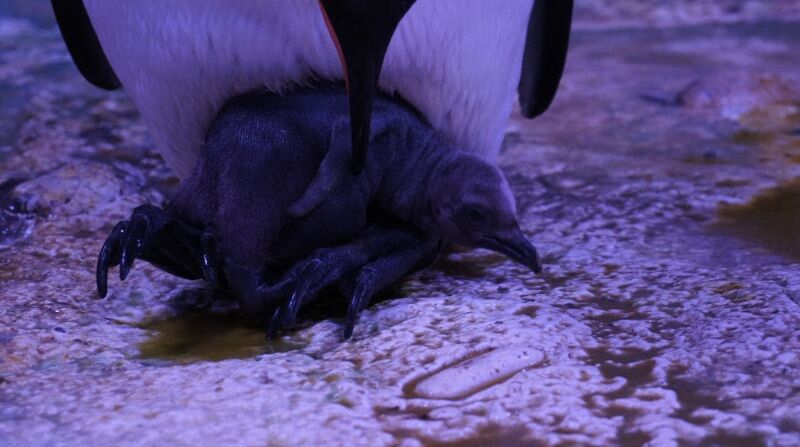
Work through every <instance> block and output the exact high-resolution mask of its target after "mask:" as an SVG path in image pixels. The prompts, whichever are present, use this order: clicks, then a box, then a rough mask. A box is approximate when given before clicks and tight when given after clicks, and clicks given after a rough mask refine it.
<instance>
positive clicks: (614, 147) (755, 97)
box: [0, 1, 800, 446]
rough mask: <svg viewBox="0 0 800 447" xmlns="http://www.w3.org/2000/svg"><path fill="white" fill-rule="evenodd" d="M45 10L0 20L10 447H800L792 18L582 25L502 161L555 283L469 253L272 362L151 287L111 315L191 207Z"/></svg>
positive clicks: (249, 330) (164, 278)
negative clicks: (115, 242)
mask: <svg viewBox="0 0 800 447" xmlns="http://www.w3.org/2000/svg"><path fill="white" fill-rule="evenodd" d="M649 3H653V2H649ZM675 3H676V4H677V3H678V2H675ZM722 3H724V2H709V1H706V2H683V3H682V4H686V5H688V6H686V8H687V9H686V11H689V12H691V11H692V9H691V8H694V7H700V6H702V5H704V4H705V5H712V6H714V5H716V6H714V7H718V6H719V5H720V4H722ZM729 3H737V4H739V5H751V6H747V7H744V9H742V10H743V11H745V13H747V12H748V11H750V13H752V11H753V9H747V8H754V6H752V5H761V6H764V5H771V6H770V7H774V8H778V9H779V8H780V7H785V8H787V9H785V10H780V11H790V10H792V8H794V11H796V10H797V8H798V5H797V2H757V1H749V2H747V1H744V2H729ZM30 4H35V3H23V2H9V3H7V4H0V12H8V11H12V12H13V13H15V14H20V11H22V12H24V15H23V16H19V15H17V16H16V18H15V17H13V16H8V15H6V16H2V17H0V206H1V207H2V210H0V445H26V446H27V445H33V446H73V445H75V446H77V445H97V446H104V445H245V446H250V445H287V446H288V445H320V444H330V445H370V446H376V445H403V446H415V445H432V446H479V445H502V446H514V445H520V446H522V445H575V444H578V445H608V444H619V445H644V444H649V445H654V446H670V445H746V446H750V445H775V446H792V445H798V444H800V367H798V362H799V361H800V358H799V357H800V308H799V307H798V306H799V305H800V271H799V270H798V267H800V264H798V262H800V237H799V236H798V234H799V233H800V180H798V179H800V175H798V174H800V79H798V72H797V68H798V67H800V53H798V51H797V46H798V44H800V22H792V21H791V20H790V19H791V15H790V14H789V12H786V15H783V13H781V12H780V11H779V12H775V11H778V9H776V10H775V11H773V12H771V13H770V14H772V15H771V16H770V17H773V18H778V17H780V18H783V19H785V20H783V21H768V20H765V18H768V17H766V16H765V14H767V13H763V14H762V13H759V14H762V15H758V14H755V13H752V14H750V13H748V14H749V15H746V17H747V18H748V23H746V24H735V25H729V24H728V25H726V24H723V22H727V21H733V20H734V19H730V20H728V19H725V20H711V22H714V23H707V22H708V20H705V21H704V20H700V19H698V20H695V19H696V16H692V14H690V13H689V12H686V11H684V15H683V16H680V15H677V16H673V18H674V17H678V18H680V17H693V18H692V20H685V21H680V20H678V21H677V22H676V21H674V20H673V21H669V20H667V21H665V22H663V23H660V25H663V26H661V27H660V28H658V29H657V30H654V29H649V28H648V27H645V26H633V27H631V26H626V27H625V28H619V26H621V25H626V24H627V22H628V21H629V20H628V19H627V18H626V16H625V14H629V12H625V11H636V8H637V7H642V5H647V4H648V2H645V1H639V2H636V1H629V2H618V3H617V4H616V5H617V7H618V10H616V11H617V12H614V13H613V17H612V18H611V19H609V20H608V21H607V23H606V22H603V21H602V20H600V19H598V20H595V21H592V20H593V19H592V17H596V16H592V15H591V14H595V13H598V11H599V13H603V14H607V15H609V14H612V13H611V12H609V11H611V10H610V9H609V7H606V6H604V3H603V2H600V1H597V2H588V1H587V2H586V3H583V4H582V6H581V9H580V10H579V27H578V28H579V31H578V32H576V33H575V36H574V39H573V43H572V51H571V53H570V58H569V61H568V67H567V72H566V75H565V78H564V81H563V85H562V88H561V90H560V92H559V96H558V98H557V100H556V102H555V104H554V106H553V107H552V109H551V110H550V111H549V112H548V113H547V114H546V115H545V116H544V117H542V118H540V119H538V120H536V121H533V122H527V121H524V120H522V119H520V118H519V117H515V118H514V119H513V120H512V122H511V123H510V125H509V129H508V136H507V140H506V145H505V151H504V154H503V156H502V159H501V165H502V167H503V168H504V170H505V171H506V173H507V175H508V176H509V178H510V180H511V182H512V185H513V187H514V191H515V193H516V195H517V198H518V204H519V208H520V212H521V217H522V220H523V225H524V228H525V230H526V231H527V232H528V234H529V235H530V236H531V237H532V238H533V240H534V241H535V242H536V244H537V246H538V247H539V248H540V251H541V252H542V253H543V254H544V260H545V262H546V272H545V273H544V274H542V275H539V276H535V275H532V274H530V273H528V272H526V271H524V269H523V268H521V267H518V266H516V265H514V264H512V263H510V262H508V261H507V260H506V259H504V258H502V257H499V256H496V255H494V254H490V253H488V252H484V251H479V250H478V251H466V252H458V253H453V254H451V255H450V256H448V257H446V258H444V259H441V260H440V261H438V262H437V263H436V264H435V265H434V266H433V267H432V268H429V269H428V270H426V271H423V272H420V273H418V274H416V275H414V276H413V277H411V278H409V279H408V280H407V281H405V282H404V283H403V284H402V285H401V286H399V287H397V288H396V289H395V290H393V291H392V292H391V293H389V294H387V295H386V296H385V297H384V299H383V300H382V301H380V302H379V303H377V304H375V305H374V306H372V307H370V308H369V309H368V310H367V311H366V312H364V314H363V316H362V318H361V320H360V323H359V324H358V326H357V327H356V333H355V336H354V339H353V340H351V341H349V342H344V343H343V342H341V341H340V331H341V326H340V322H341V320H340V317H341V306H340V305H337V303H331V304H330V305H329V306H327V307H323V308H320V309H316V310H314V311H313V312H311V314H310V315H308V316H307V317H308V319H307V322H306V324H305V327H304V328H303V329H301V330H299V331H298V332H297V333H295V334H293V335H290V336H287V337H284V338H282V339H280V340H278V341H276V342H271V343H266V342H265V341H264V339H263V334H262V332H261V330H260V329H259V328H257V327H250V326H247V325H245V324H243V323H242V322H241V321H240V320H239V319H238V318H236V316H235V314H234V313H233V309H232V307H233V305H232V304H230V303H229V302H227V301H226V300H225V299H224V298H223V297H219V296H217V295H215V294H214V293H213V292H212V291H209V290H206V289H203V288H202V286H201V284H199V283H193V282H188V281H182V280H177V279H175V278H172V277H170V276H168V275H166V274H163V273H160V272H159V271H157V270H155V269H152V268H149V267H148V266H145V265H144V264H143V263H139V264H137V266H136V267H135V269H134V272H133V273H132V275H131V277H130V278H129V279H128V280H127V281H126V282H124V283H119V282H118V281H117V280H115V279H112V281H111V284H110V288H111V291H110V296H109V297H108V298H107V299H105V300H102V301H101V300H96V299H95V295H96V291H95V288H94V279H93V268H94V262H95V259H96V255H97V252H98V250H99V247H100V245H101V244H102V241H103V240H104V238H105V236H106V235H107V234H108V232H109V231H110V229H111V227H112V225H113V223H115V222H116V221H117V220H119V219H123V218H125V217H127V215H128V214H129V213H130V211H131V210H132V209H133V207H135V206H136V205H138V204H140V203H143V202H149V203H160V202H161V201H162V200H163V199H164V198H165V197H168V195H169V194H170V192H171V191H173V190H174V189H175V186H176V184H177V180H176V179H174V178H173V177H171V175H170V173H169V171H168V170H167V168H166V167H165V166H164V165H163V162H162V161H161V160H160V158H159V157H158V155H157V153H156V152H155V150H154V148H153V145H152V143H151V141H150V140H149V138H148V135H147V131H146V129H145V128H144V127H143V125H142V124H141V123H140V121H139V119H138V116H137V113H136V111H135V110H134V109H133V107H132V105H131V104H130V103H129V102H128V101H127V99H126V98H125V96H124V94H122V93H106V92H101V91H98V90H95V89H93V88H91V87H90V86H88V85H87V84H86V83H85V82H84V81H83V80H82V79H81V78H80V77H79V75H78V74H77V72H76V71H75V69H74V68H73V66H72V65H71V62H70V61H69V59H68V56H67V54H66V52H65V50H64V48H63V46H62V44H61V42H60V39H59V37H58V34H57V31H56V30H55V29H54V28H52V26H51V24H50V22H49V21H48V20H47V18H46V10H44V11H45V12H41V11H42V9H41V8H40V9H37V8H33V7H30V6H25V7H23V6H20V5H30ZM671 4H672V3H671ZM620 5H622V6H620ZM625 5H627V6H625ZM764 7H766V6H764ZM4 8H5V9H4ZM15 8H16V9H15ZM26 8H27V9H26ZM592 8H594V9H592ZM625 8H628V9H625ZM756 9H757V8H756ZM648 11H652V9H648ZM759 11H762V10H759ZM745 13H741V14H745ZM654 14H655V13H654ZM741 14H740V15H741ZM777 14H781V15H777ZM729 15H730V14H729ZM28 17H36V18H35V19H34V20H29V19H28ZM620 17H621V18H620ZM648 17H649V16H648ZM726 17H728V16H726ZM787 17H788V19H787ZM647 20H649V19H647ZM645 21H646V20H645ZM701 22H702V23H701ZM604 23H605V24H604ZM637 23H638V25H642V23H644V22H642V21H641V20H640V21H639V22H637ZM676 23H677V24H678V25H680V24H681V23H683V25H680V26H678V25H676ZM686 23H691V24H690V25H686ZM590 25H591V26H590ZM333 300H334V298H333V297H331V301H333Z"/></svg>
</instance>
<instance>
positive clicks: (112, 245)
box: [95, 220, 129, 298]
mask: <svg viewBox="0 0 800 447" xmlns="http://www.w3.org/2000/svg"><path fill="white" fill-rule="evenodd" d="M128 224H129V222H128V221H127V220H123V221H121V222H119V223H117V225H115V226H114V229H113V230H111V234H110V235H109V236H108V239H106V241H105V242H104V243H103V248H101V249H100V255H99V256H98V257H97V269H96V270H95V277H96V280H97V294H98V295H100V298H105V297H106V294H108V269H109V267H112V266H115V265H118V264H119V246H120V243H121V241H122V239H123V238H124V237H125V235H126V234H127V231H128Z"/></svg>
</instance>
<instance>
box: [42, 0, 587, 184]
mask: <svg viewBox="0 0 800 447" xmlns="http://www.w3.org/2000/svg"><path fill="white" fill-rule="evenodd" d="M572 3H573V2H572V0H536V1H535V2H534V0H503V1H486V0H370V1H367V0H319V1H318V0H292V1H285V0H230V1H224V2H223V1H219V0H124V1H122V0H120V1H113V0H52V4H53V8H54V11H55V15H56V18H57V20H58V24H59V27H60V29H61V32H62V35H63V37H64V40H65V42H66V43H67V47H68V48H69V50H70V53H71V55H72V57H73V60H74V61H75V63H76V65H77V66H78V68H79V69H80V71H81V73H82V74H83V75H84V76H85V77H86V78H87V80H89V81H90V82H91V83H93V84H95V85H97V86H99V87H101V88H106V89H115V88H118V87H122V88H124V89H125V91H126V92H127V93H128V95H129V96H130V97H131V99H132V100H133V102H134V103H135V104H136V106H137V108H138V109H139V111H140V113H141V115H142V118H143V119H144V121H145V122H146V123H147V125H148V126H149V128H150V130H151V132H152V134H153V136H154V138H155V140H156V142H157V144H158V146H159V148H160V151H161V153H162V155H163V157H164V159H165V160H166V162H167V163H168V164H169V165H170V166H171V167H172V168H173V169H174V170H175V172H176V174H177V175H178V176H179V177H181V178H185V177H186V176H187V175H188V174H189V173H190V172H191V170H192V169H193V167H194V166H195V163H196V161H197V159H198V155H199V153H200V149H201V147H202V142H203V140H204V138H205V136H206V133H207V131H208V129H209V126H210V125H211V123H212V121H213V119H214V117H215V116H216V114H217V113H218V112H219V110H220V108H221V107H222V106H223V104H224V103H225V102H226V101H227V100H229V99H230V98H232V97H234V96H236V95H238V94H241V93H245V92H248V91H252V90H255V89H266V90H269V91H285V90H289V89H291V88H292V87H294V86H296V85H298V84H304V83H306V82H309V81H312V80H317V79H327V80H345V81H346V82H347V84H348V92H349V94H350V115H351V119H352V134H353V135H352V137H353V143H354V144H353V152H354V157H353V161H354V168H355V169H356V170H357V171H358V170H359V169H360V167H361V165H362V164H363V160H364V158H365V152H366V146H367V140H368V137H369V123H370V119H369V117H370V110H371V102H372V96H373V94H374V93H375V89H376V85H377V87H378V88H379V89H380V90H382V91H383V92H385V93H388V94H397V95H398V96H400V97H402V98H403V99H404V100H405V101H407V102H408V103H409V104H411V105H412V106H413V107H414V108H416V109H417V110H418V111H419V112H420V113H421V114H422V116H424V118H425V119H426V120H427V121H428V122H429V123H430V124H431V126H432V127H433V128H434V129H435V130H436V131H438V132H439V133H441V134H442V135H443V136H444V137H445V138H447V139H449V140H450V141H451V142H452V143H453V144H454V145H455V146H458V147H460V148H462V149H464V150H467V151H470V152H473V153H475V154H478V155H480V156H482V157H484V158H485V159H487V160H488V161H490V162H491V161H494V159H495V158H496V157H497V155H498V153H499V151H500V146H501V143H502V139H503V134H504V129H505V126H506V123H507V121H508V118H509V116H510V113H511V109H512V106H513V102H514V97H515V90H518V92H519V102H520V106H521V111H522V113H523V115H525V116H527V117H529V118H533V117H535V116H537V115H539V114H541V113H542V112H544V111H545V110H546V109H547V107H548V106H549V105H550V103H551V101H552V99H553V97H554V95H555V92H556V89H557V87H558V83H559V80H560V77H561V73H562V71H563V67H564V61H565V57H566V50H567V44H568V39H569V30H570V23H571V15H572Z"/></svg>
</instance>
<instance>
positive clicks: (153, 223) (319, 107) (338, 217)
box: [97, 87, 541, 337]
mask: <svg viewBox="0 0 800 447" xmlns="http://www.w3.org/2000/svg"><path fill="white" fill-rule="evenodd" d="M347 101H348V98H347V96H346V94H345V93H344V91H342V89H341V88H339V87H335V88H333V87H332V88H327V87H322V88H305V89H300V90H297V91H295V92H293V93H290V94H287V95H277V94H274V93H269V92H256V93H250V94H246V95H243V96H240V97H238V98H235V99H233V100H231V101H230V102H229V103H228V104H227V105H226V106H225V107H223V109H222V111H221V112H220V114H219V115H218V117H217V118H216V120H215V122H214V124H213V126H212V128H211V130H210V132H209V134H208V138H207V139H206V142H205V146H204V148H203V150H202V153H201V157H200V160H199V162H198V164H197V165H196V167H195V169H194V171H193V173H192V175H191V176H190V177H189V178H188V179H187V181H186V182H184V184H183V185H182V187H181V189H180V190H179V192H178V193H177V195H176V196H175V198H174V199H173V200H172V201H171V203H170V204H169V205H168V206H167V207H166V208H165V209H163V210H162V209H160V208H157V207H154V206H150V205H144V206H142V207H139V208H137V209H136V210H135V211H134V213H133V215H132V216H131V218H130V220H128V221H123V222H120V223H119V224H117V226H116V227H115V228H114V230H113V231H112V233H111V235H110V236H109V238H108V240H107V241H106V243H105V244H104V246H103V248H102V250H101V253H100V256H99V259H98V266H97V286H98V291H99V293H100V295H101V296H104V295H105V293H106V289H107V286H106V284H107V273H108V269H109V268H110V267H112V266H117V265H119V266H120V277H121V278H122V279H125V277H126V276H127V274H128V272H129V271H130V268H131V266H132V265H133V261H134V259H135V258H140V259H143V260H146V261H148V262H150V263H152V264H154V265H156V266H157V267H160V268H162V269H164V270H166V271H168V272H171V273H173V274H176V275H178V276H182V277H186V278H192V279H199V278H204V279H205V280H206V281H208V282H212V283H217V282H218V283H220V284H224V285H225V287H226V288H227V289H229V291H230V292H231V293H232V294H233V295H234V296H235V297H236V298H237V299H238V300H239V302H240V304H241V307H242V309H243V311H244V312H245V313H247V314H250V315H252V316H255V317H257V318H261V319H265V320H268V321H269V332H270V333H271V334H273V335H274V334H275V333H277V331H278V330H281V329H283V328H288V327H290V326H292V325H293V324H294V322H295V320H296V317H297V313H298V311H299V309H300V307H301V306H302V305H303V304H306V303H308V302H309V301H311V300H312V299H314V298H315V297H316V296H317V295H318V294H319V292H320V291H321V290H322V289H323V288H324V287H326V286H329V285H339V286H340V287H341V288H342V289H343V290H344V291H345V292H346V293H347V294H349V296H350V299H349V305H348V312H347V318H346V322H345V337H349V336H350V335H351V334H352V331H353V327H354V324H355V321H356V317H357V315H358V313H359V312H360V311H361V310H362V309H363V308H364V307H365V306H366V305H367V304H368V303H369V300H370V299H371V297H372V296H373V295H374V294H375V293H377V292H379V291H380V290H381V289H384V288H386V287H387V286H389V285H391V284H392V283H394V282H396V281H397V280H399V279H401V278H402V277H403V276H404V275H406V274H408V273H409V272H411V271H412V270H413V269H414V268H416V267H418V266H420V265H422V264H424V263H425V262H428V261H430V260H432V259H433V257H435V255H436V253H437V251H438V250H439V248H440V247H442V246H446V245H449V244H464V245H469V246H476V247H484V248H488V249H491V250H495V251H498V252H500V253H503V254H505V255H507V256H509V257H510V258H512V259H513V260H515V261H517V262H520V263H522V264H523V265H525V266H527V267H528V268H530V269H531V270H533V271H534V272H538V271H539V270H540V269H541V267H540V263H539V258H538V255H537V253H536V250H535V248H534V247H533V245H531V243H530V242H529V241H528V240H527V239H526V237H525V236H524V235H523V233H522V231H521V230H520V227H519V224H518V221H517V217H516V208H515V203H514V198H513V195H512V194H511V191H510V188H509V187H508V182H507V181H506V179H505V177H504V175H503V174H502V172H501V171H500V170H499V169H498V168H497V167H496V166H494V165H492V164H490V163H488V162H486V161H484V160H483V159H482V158H480V157H478V156H476V155H473V154H470V153H467V152H461V151H458V150H456V149H455V148H453V147H452V146H451V145H450V144H448V143H447V142H446V141H444V140H443V139H442V138H440V137H439V136H438V135H437V134H436V133H435V132H434V130H433V129H432V128H431V126H430V125H429V124H427V123H425V122H424V121H422V120H421V119H420V118H419V116H418V115H417V114H416V113H415V112H414V111H413V110H412V109H410V108H409V107H408V106H406V105H405V104H403V103H402V102H401V101H399V100H397V99H393V98H388V97H379V98H377V99H376V101H375V104H374V110H373V115H372V135H371V139H370V141H369V152H368V158H367V160H366V166H365V169H364V170H363V171H362V172H361V173H359V174H357V175H355V174H353V173H352V171H351V170H350V169H349V167H350V159H349V157H350V153H351V152H350V148H351V139H350V128H349V120H348V108H347ZM319 173H322V174H323V175H319ZM337 173H338V174H337ZM326 177H327V178H330V179H333V180H332V181H329V182H326V181H323V182H322V183H324V185H319V184H318V185H317V186H316V187H309V186H310V185H311V184H312V182H316V181H318V180H314V179H319V178H323V179H324V178H326ZM306 191H318V194H321V195H322V196H324V200H319V199H318V198H317V197H310V198H309V197H306V195H304V193H305V192H306ZM315 194H316V193H315ZM303 199H308V200H309V201H310V202H311V203H312V204H313V206H310V207H308V209H304V210H303V211H304V212H303V213H292V212H290V208H292V207H293V205H296V204H297V203H298V202H302V201H303Z"/></svg>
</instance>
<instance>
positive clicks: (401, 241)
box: [267, 227, 438, 339]
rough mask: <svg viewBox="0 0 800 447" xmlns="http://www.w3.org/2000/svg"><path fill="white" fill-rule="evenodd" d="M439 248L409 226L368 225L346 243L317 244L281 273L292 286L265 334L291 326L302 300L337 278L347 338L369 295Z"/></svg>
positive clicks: (335, 282)
mask: <svg viewBox="0 0 800 447" xmlns="http://www.w3.org/2000/svg"><path fill="white" fill-rule="evenodd" d="M437 248H438V241H437V242H434V241H432V240H426V239H425V238H424V237H422V236H420V235H419V234H418V233H416V232H412V231H410V230H405V229H398V228H388V227H372V228H370V229H369V230H367V231H366V232H365V234H364V235H363V236H362V237H361V238H360V239H357V240H355V241H353V242H351V243H349V244H345V245H342V246H338V247H332V248H325V249H320V250H316V251H315V252H314V253H312V254H311V256H309V257H308V258H307V259H305V260H304V261H302V262H300V263H298V264H296V265H295V266H294V267H293V268H292V269H290V271H289V272H288V273H287V274H286V277H285V278H284V279H282V281H281V282H282V283H284V284H286V283H293V287H292V288H291V293H290V294H289V296H288V298H287V299H286V301H285V302H284V303H283V304H281V305H280V306H278V307H277V308H276V309H275V310H274V311H273V312H272V314H271V318H270V319H269V323H268V325H267V335H268V336H269V337H271V338H272V337H275V336H276V335H277V334H278V333H279V332H280V331H282V330H284V329H287V328H289V327H291V326H293V325H294V324H295V322H296V320H297V314H298V312H299V310H300V308H301V307H302V306H303V305H305V304H308V303H309V302H311V301H313V300H314V299H315V298H316V297H317V296H318V294H319V293H320V292H321V291H322V289H324V288H326V287H328V286H331V285H337V284H338V285H339V286H340V288H342V289H343V290H345V291H346V293H347V294H348V295H349V296H350V299H349V305H348V309H347V317H346V320H345V327H344V338H345V339H348V338H350V337H351V336H352V334H353V329H354V327H355V323H356V320H357V318H358V314H359V313H360V312H361V311H362V310H363V309H364V308H365V307H366V306H367V305H368V304H369V301H370V299H372V297H373V296H374V295H375V294H376V293H378V292H380V291H381V290H383V289H385V288H386V287H388V286H390V285H392V284H393V283H395V282H397V281H398V280H399V279H401V278H402V277H403V276H405V275H406V274H408V273H410V272H411V271H413V270H414V268H416V267H418V266H419V265H420V264H422V263H423V262H424V261H431V260H433V258H434V257H435V254H436V251H437Z"/></svg>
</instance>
